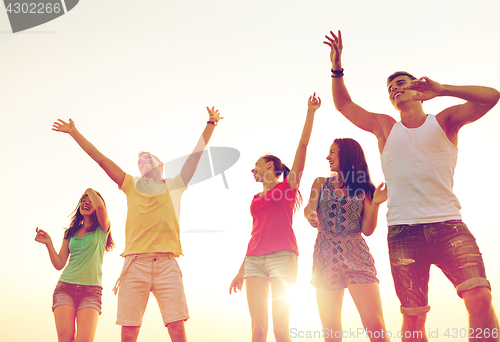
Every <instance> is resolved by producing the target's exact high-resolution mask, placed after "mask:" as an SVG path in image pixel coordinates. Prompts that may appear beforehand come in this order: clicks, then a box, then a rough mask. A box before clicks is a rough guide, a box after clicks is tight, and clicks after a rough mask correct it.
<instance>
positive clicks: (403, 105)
mask: <svg viewBox="0 0 500 342" xmlns="http://www.w3.org/2000/svg"><path fill="white" fill-rule="evenodd" d="M330 34H331V36H325V37H326V39H327V40H326V41H325V42H324V43H325V44H327V45H328V46H330V48H331V52H330V59H331V61H332V94H333V101H334V103H335V107H336V109H337V110H338V111H339V112H341V113H342V115H344V116H345V117H346V118H347V119H348V120H349V121H351V122H352V123H353V124H355V125H356V126H358V127H359V128H361V129H363V130H365V131H368V132H371V133H373V134H374V135H375V136H376V137H377V140H378V147H379V150H380V153H381V161H382V169H383V172H384V175H385V178H386V181H387V189H388V197H389V201H388V204H387V207H388V212H387V221H388V225H389V233H388V244H389V257H390V261H391V270H392V276H393V279H394V285H395V288H396V293H397V295H398V298H399V300H400V302H401V313H402V314H403V327H402V331H403V335H404V336H403V339H402V340H403V341H427V336H426V334H425V319H426V315H427V312H428V311H429V310H430V307H429V305H428V298H427V290H428V281H429V268H430V265H431V264H435V265H436V266H438V267H439V268H441V270H442V271H443V272H444V273H445V274H446V276H447V277H448V279H450V281H451V282H452V283H453V285H454V286H455V288H456V290H457V294H458V295H459V296H460V297H461V298H462V299H463V300H464V302H465V306H466V308H467V311H468V313H469V326H470V328H471V329H474V330H471V331H481V337H483V339H481V338H480V339H475V340H474V341H479V340H481V341H498V340H499V339H498V335H499V332H498V320H497V317H496V315H495V312H494V310H493V306H492V303H491V288H490V284H489V282H488V280H487V279H486V275H485V271H484V264H483V260H482V257H481V253H480V252H479V248H478V247H477V245H476V241H475V239H474V237H473V236H472V234H471V233H470V232H469V230H468V229H467V226H466V225H465V224H464V223H463V222H462V221H461V216H460V203H459V201H458V199H457V198H456V197H455V195H454V194H453V190H452V188H453V173H454V169H455V165H456V161H457V142H458V131H459V130H460V128H461V127H462V126H464V125H465V124H467V123H470V122H473V121H476V120H477V119H479V118H481V117H482V116H483V115H484V114H486V113H487V112H488V111H489V110H490V109H491V108H493V107H494V106H495V105H496V103H497V102H498V100H499V98H500V93H499V92H498V91H497V90H495V89H493V88H488V87H480V86H451V85H444V84H440V83H437V82H435V81H433V80H431V79H429V78H428V77H422V78H420V79H416V78H415V77H414V76H412V75H410V74H408V73H406V72H396V73H394V74H393V75H391V76H389V78H388V80H387V87H388V92H389V99H390V101H391V103H392V104H393V105H394V107H395V108H396V109H397V110H398V111H399V113H400V115H401V121H400V122H396V120H395V119H394V118H392V117H391V116H389V115H385V114H376V113H372V112H368V111H366V110H364V109H363V108H361V107H360V106H358V105H357V104H355V103H354V102H353V101H352V100H351V98H350V96H349V93H348V92H347V89H346V87H345V85H344V81H343V76H344V70H343V69H342V64H341V54H342V36H341V33H340V31H338V34H334V33H333V32H330ZM438 96H452V97H456V98H459V99H462V100H465V101H466V102H465V103H464V104H461V105H456V106H452V107H449V108H447V109H445V110H443V111H442V112H440V113H439V114H437V115H427V114H425V113H424V111H423V109H422V102H423V101H427V100H430V99H433V98H434V97H438ZM404 332H409V334H408V336H411V338H407V337H405V334H404ZM474 337H476V335H474ZM478 337H479V336H478ZM486 337H489V338H486Z"/></svg>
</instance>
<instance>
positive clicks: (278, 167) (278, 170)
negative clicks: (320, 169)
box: [262, 154, 302, 213]
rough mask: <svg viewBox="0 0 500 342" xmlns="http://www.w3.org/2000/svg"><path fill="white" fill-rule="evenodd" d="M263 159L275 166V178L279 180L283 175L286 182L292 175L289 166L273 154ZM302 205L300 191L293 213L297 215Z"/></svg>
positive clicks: (298, 191)
mask: <svg viewBox="0 0 500 342" xmlns="http://www.w3.org/2000/svg"><path fill="white" fill-rule="evenodd" d="M262 159H264V160H265V161H266V163H267V162H270V161H272V162H273V164H274V176H275V177H276V178H278V177H279V176H281V175H283V180H285V178H286V177H288V174H289V173H290V169H289V168H288V166H286V165H285V164H283V163H282V162H281V159H279V158H278V157H276V156H275V155H272V154H266V155H264V156H262ZM301 204H302V194H301V193H300V190H297V196H296V197H295V203H294V205H293V212H294V213H295V212H296V211H297V210H298V209H299V208H300V206H301Z"/></svg>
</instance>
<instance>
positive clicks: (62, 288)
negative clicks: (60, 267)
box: [54, 281, 67, 294]
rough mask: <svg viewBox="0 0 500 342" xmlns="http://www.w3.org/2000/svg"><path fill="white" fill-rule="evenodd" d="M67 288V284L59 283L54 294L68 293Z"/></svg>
mask: <svg viewBox="0 0 500 342" xmlns="http://www.w3.org/2000/svg"><path fill="white" fill-rule="evenodd" d="M66 287H67V283H64V282H62V281H58V282H57V284H56V288H55V289H54V294H55V293H60V292H66V291H65V290H66Z"/></svg>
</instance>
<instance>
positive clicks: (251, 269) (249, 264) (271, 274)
mask: <svg viewBox="0 0 500 342" xmlns="http://www.w3.org/2000/svg"><path fill="white" fill-rule="evenodd" d="M250 277H258V278H266V279H269V278H287V279H290V280H292V281H293V282H295V281H296V279H297V254H295V252H294V251H292V250H288V249H286V250H283V251H277V252H273V253H269V254H265V255H259V256H247V257H246V258H245V278H250Z"/></svg>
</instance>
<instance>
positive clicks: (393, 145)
mask: <svg viewBox="0 0 500 342" xmlns="http://www.w3.org/2000/svg"><path fill="white" fill-rule="evenodd" d="M457 154H458V149H457V147H456V146H455V145H453V144H452V143H451V142H450V141H449V140H448V137H446V134H445V133H444V132H443V130H442V129H441V126H439V123H438V122H437V120H436V116H435V115H427V118H426V120H425V122H424V124H423V125H422V126H420V127H418V128H406V127H405V126H404V125H403V124H402V123H401V122H398V123H396V124H394V126H393V127H392V130H391V133H390V134H389V137H388V138H387V142H386V143H385V146H384V149H383V151H382V154H381V155H380V159H381V161H382V170H383V172H384V176H385V179H386V182H387V190H388V196H389V200H388V202H387V208H388V211H387V224H388V225H389V226H392V225H396V224H418V223H431V222H442V221H447V220H461V219H462V216H461V215H460V202H459V201H458V198H457V197H456V196H455V194H453V174H454V170H455V166H456V165H457Z"/></svg>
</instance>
